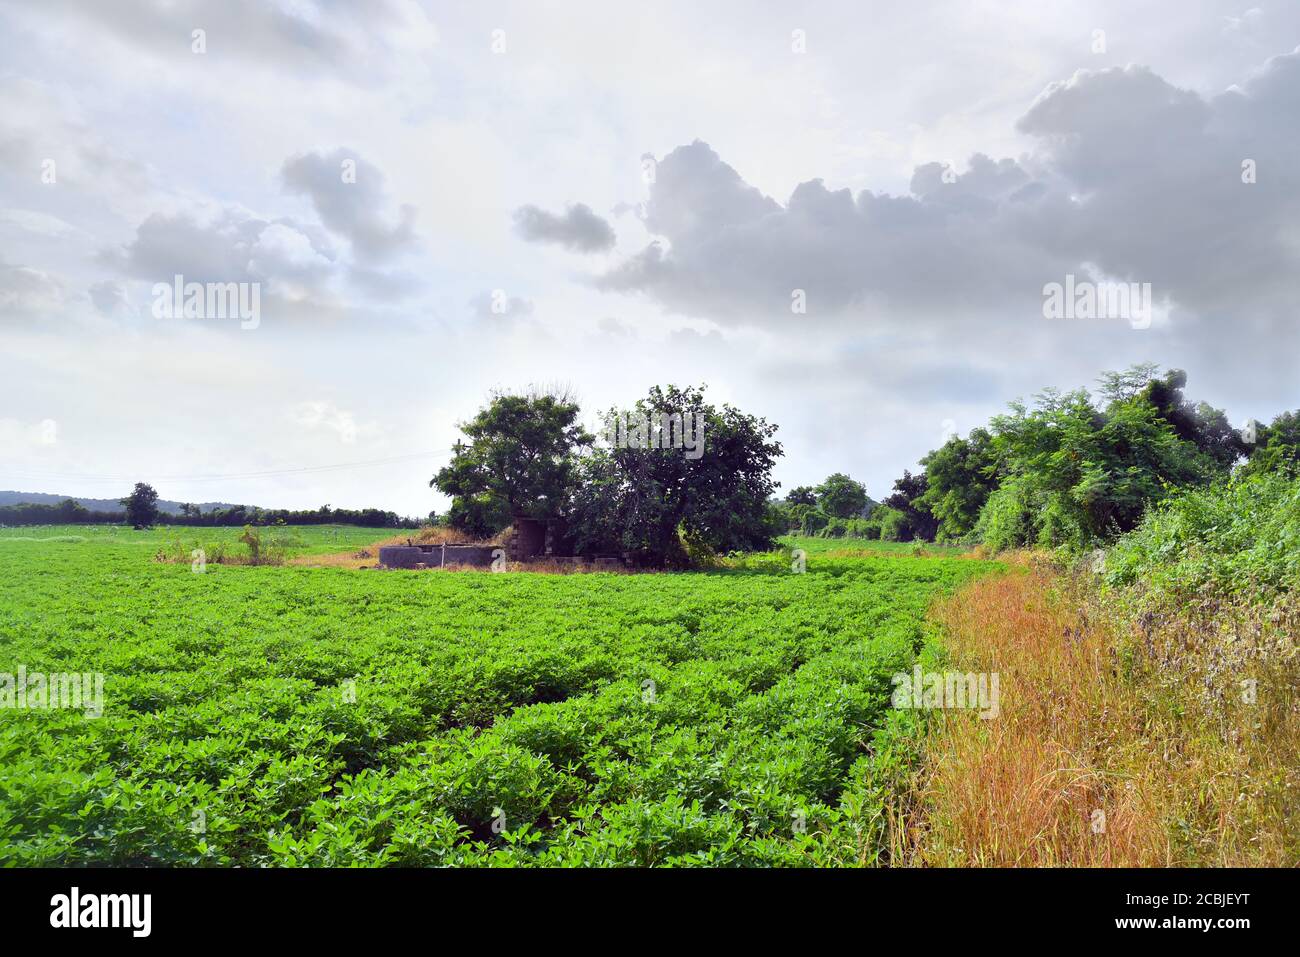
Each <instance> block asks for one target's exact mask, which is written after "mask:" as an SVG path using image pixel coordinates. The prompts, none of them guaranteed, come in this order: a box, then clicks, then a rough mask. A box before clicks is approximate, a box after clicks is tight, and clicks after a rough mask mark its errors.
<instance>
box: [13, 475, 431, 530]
mask: <svg viewBox="0 0 1300 957" xmlns="http://www.w3.org/2000/svg"><path fill="white" fill-rule="evenodd" d="M121 503H122V511H120V512H102V511H92V510H91V509H88V508H86V507H85V506H84V505H82V504H81V503H80V502H78V501H76V500H75V499H71V498H67V499H64V500H63V501H62V502H59V503H58V504H57V505H29V504H21V505H6V506H3V507H0V525H121V524H127V525H134V526H135V527H137V528H150V527H152V526H154V525H199V526H205V527H218V526H234V527H240V526H244V525H360V526H363V527H366V528H417V527H418V526H419V524H420V523H419V521H418V520H416V519H413V518H403V517H402V516H400V515H398V514H397V513H396V512H386V511H384V510H383V509H379V508H363V509H346V508H339V509H332V508H330V507H329V506H328V505H322V506H321V507H320V508H318V509H315V510H314V511H295V510H293V509H285V508H257V507H256V506H248V505H233V506H231V507H230V508H219V509H213V510H211V511H207V512H203V511H200V509H199V507H198V506H197V505H192V504H188V503H187V504H184V505H182V506H181V511H180V514H179V515H177V514H172V513H170V512H163V511H160V510H159V508H158V493H157V492H156V491H154V489H153V487H152V486H150V485H148V484H146V483H144V482H137V483H136V485H135V488H134V489H133V490H132V492H131V494H130V495H128V496H127V497H126V498H124V499H121Z"/></svg>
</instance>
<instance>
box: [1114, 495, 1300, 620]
mask: <svg viewBox="0 0 1300 957" xmlns="http://www.w3.org/2000/svg"><path fill="white" fill-rule="evenodd" d="M1106 578H1107V581H1108V583H1109V584H1112V585H1121V584H1122V585H1127V584H1132V583H1135V582H1139V581H1141V582H1145V583H1146V584H1147V585H1148V586H1149V587H1151V588H1152V589H1154V590H1157V591H1161V592H1168V593H1170V594H1190V593H1191V592H1193V591H1195V590H1196V589H1198V588H1201V587H1205V586H1208V587H1209V588H1211V589H1213V590H1217V591H1222V592H1228V593H1237V594H1247V593H1262V594H1265V595H1267V594H1269V593H1274V594H1275V593H1278V592H1283V591H1290V590H1292V589H1294V588H1295V587H1296V584H1297V582H1298V581H1300V479H1297V478H1291V477H1289V476H1287V475H1285V474H1279V473H1274V474H1266V475H1258V476H1248V477H1245V478H1238V479H1236V480H1234V481H1230V482H1226V483H1223V484H1220V485H1217V486H1214V487H1211V488H1208V489H1194V490H1188V491H1184V492H1182V493H1181V494H1179V495H1176V496H1174V497H1173V498H1171V499H1169V500H1168V501H1167V502H1165V503H1164V504H1163V505H1162V506H1160V507H1158V508H1155V509H1153V510H1151V511H1150V512H1148V513H1147V515H1146V517H1145V518H1144V519H1143V521H1142V523H1141V524H1140V525H1139V526H1138V527H1137V528H1136V529H1135V530H1134V531H1132V532H1131V533H1129V534H1128V535H1126V536H1124V537H1123V538H1121V539H1120V540H1119V542H1118V543H1117V544H1116V545H1115V547H1114V548H1113V549H1112V550H1111V552H1110V554H1109V555H1108V556H1107V559H1106Z"/></svg>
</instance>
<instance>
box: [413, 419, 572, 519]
mask: <svg viewBox="0 0 1300 957" xmlns="http://www.w3.org/2000/svg"><path fill="white" fill-rule="evenodd" d="M578 415H579V407H578V404H577V402H575V401H573V400H572V399H571V398H570V397H569V396H568V395H567V394H563V393H562V394H541V393H533V394H530V395H510V394H506V393H496V394H494V395H493V396H492V398H491V400H490V401H489V403H488V404H487V406H486V407H485V408H483V409H481V410H480V411H479V413H478V414H477V415H475V416H474V418H473V419H471V420H470V421H469V422H466V423H463V424H462V425H461V427H460V429H461V431H462V432H463V433H464V434H465V436H466V438H468V439H469V443H468V444H465V443H457V445H456V449H455V452H454V454H453V456H452V459H451V462H450V463H449V464H447V465H446V466H444V467H443V468H442V469H440V470H439V471H438V474H437V475H435V476H434V477H433V479H432V480H431V481H430V482H429V484H430V485H431V486H434V487H436V488H437V489H438V490H439V491H441V492H443V493H444V494H446V495H450V496H451V497H452V504H451V508H450V510H449V512H448V523H449V524H450V525H451V526H452V527H454V528H457V529H459V530H461V531H464V532H468V533H471V534H475V535H485V534H489V533H491V532H495V531H498V530H499V529H501V528H502V527H503V526H504V525H506V524H507V523H509V521H510V520H511V518H513V517H514V516H526V517H529V518H542V519H545V518H555V517H558V516H560V515H562V514H563V513H564V512H565V510H566V508H567V501H568V496H569V494H570V492H571V490H572V487H573V482H574V476H575V468H576V465H577V456H578V452H579V450H581V449H582V448H583V447H585V446H587V445H590V443H591V441H592V436H591V434H590V433H588V432H587V431H586V429H584V428H583V427H582V425H581V424H580V423H579V422H578Z"/></svg>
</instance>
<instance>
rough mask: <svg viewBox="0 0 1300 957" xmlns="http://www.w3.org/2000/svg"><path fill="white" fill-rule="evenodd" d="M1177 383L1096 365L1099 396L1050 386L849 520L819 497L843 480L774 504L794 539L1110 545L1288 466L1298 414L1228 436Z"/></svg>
mask: <svg viewBox="0 0 1300 957" xmlns="http://www.w3.org/2000/svg"><path fill="white" fill-rule="evenodd" d="M1186 385H1187V376H1186V374H1185V373H1183V372H1182V371H1180V370H1177V369H1174V370H1169V371H1167V372H1165V373H1164V374H1163V375H1158V374H1157V371H1156V367H1155V366H1154V365H1150V364H1147V365H1139V366H1134V367H1133V368H1131V369H1128V370H1127V371H1125V372H1107V373H1103V374H1102V375H1101V376H1100V378H1099V387H1098V388H1097V390H1096V392H1097V395H1096V396H1094V395H1093V394H1091V393H1090V392H1089V391H1088V390H1086V389H1077V390H1075V391H1072V392H1061V391H1059V390H1057V389H1047V390H1045V391H1044V392H1042V393H1041V394H1039V395H1038V396H1036V397H1035V400H1034V403H1033V405H1032V406H1030V405H1027V404H1025V403H1023V402H1020V401H1016V402H1012V403H1011V404H1010V411H1008V412H1007V413H1005V414H1002V415H998V416H994V417H993V419H992V420H991V421H990V422H989V423H988V426H987V427H985V428H976V429H972V430H971V432H970V433H969V435H967V436H964V437H963V436H954V437H953V438H951V439H949V440H948V441H947V442H946V443H945V444H944V445H943V446H941V447H940V448H938V449H936V450H934V451H932V452H930V453H929V454H928V455H927V456H925V457H924V458H923V459H922V460H921V464H922V466H924V471H922V472H920V473H917V474H912V473H911V472H909V471H904V473H903V476H902V478H900V479H898V481H896V482H895V483H894V489H893V492H892V494H890V495H889V496H887V497H886V498H885V499H884V500H883V501H882V502H881V503H880V505H879V506H878V507H874V508H868V509H865V510H864V511H863V512H862V513H861V514H860V515H854V516H848V515H845V514H841V513H840V512H839V510H838V509H837V508H836V507H835V504H834V502H833V500H832V499H831V498H830V497H829V496H828V494H827V490H828V488H843V486H844V484H845V483H852V484H853V485H857V483H853V482H852V480H851V479H848V477H847V476H842V475H835V476H831V477H830V478H828V479H827V480H826V483H825V484H823V486H821V487H819V488H807V487H801V488H797V489H794V490H793V491H792V492H791V493H790V494H789V495H788V496H787V497H786V499H785V500H784V501H782V502H778V503H775V508H776V510H777V513H778V515H779V517H780V520H781V522H782V524H783V526H784V527H787V528H791V529H797V530H799V531H801V532H802V533H803V534H816V535H821V536H827V537H843V536H860V537H863V538H868V539H881V540H884V541H912V540H918V539H919V540H923V541H934V540H937V541H940V542H963V543H969V544H974V543H980V544H983V545H986V546H988V547H989V548H991V549H993V550H994V551H999V550H1002V549H1006V548H1017V547H1040V548H1065V549H1068V550H1071V551H1075V552H1078V551H1082V550H1084V549H1088V548H1093V547H1096V546H1099V545H1106V544H1108V543H1110V542H1113V541H1115V540H1116V539H1118V538H1119V537H1120V536H1121V535H1123V534H1125V533H1127V532H1130V531H1132V530H1133V529H1135V528H1137V527H1138V525H1139V523H1140V522H1142V521H1143V517H1144V516H1145V515H1146V514H1147V513H1148V511H1149V510H1150V509H1152V508H1153V507H1156V506H1159V505H1160V504H1161V503H1164V502H1166V501H1168V500H1169V499H1171V498H1172V497H1176V496H1178V495H1180V494H1182V493H1184V492H1189V493H1194V492H1197V491H1209V490H1210V489H1213V488H1218V487H1220V486H1225V483H1229V482H1231V481H1234V480H1240V479H1243V478H1246V477H1248V476H1259V475H1270V474H1282V475H1287V474H1294V473H1295V472H1296V471H1297V463H1300V413H1293V412H1284V413H1282V414H1280V415H1278V416H1277V417H1276V418H1275V419H1274V420H1273V422H1272V423H1271V424H1269V425H1267V426H1265V425H1261V424H1259V423H1256V422H1247V423H1245V424H1244V426H1243V428H1242V429H1241V430H1240V431H1238V430H1234V429H1233V428H1232V426H1231V425H1230V424H1229V422H1228V419H1227V416H1226V415H1225V414H1224V413H1223V411H1222V410H1220V409H1215V408H1213V407H1212V406H1210V405H1208V404H1206V403H1205V402H1193V401H1192V400H1190V399H1189V398H1187V396H1186V395H1185V394H1184V390H1185V388H1186ZM858 487H859V488H861V486H858ZM862 494H863V495H865V490H863V493H862ZM1209 494H1210V497H1211V498H1213V497H1214V496H1215V495H1218V494H1220V493H1218V492H1210V493H1209ZM1233 494H1237V493H1233ZM1207 500H1208V499H1204V498H1203V497H1197V496H1196V495H1191V497H1190V498H1189V502H1193V503H1195V502H1202V501H1207ZM1189 507H1192V506H1190V505H1189Z"/></svg>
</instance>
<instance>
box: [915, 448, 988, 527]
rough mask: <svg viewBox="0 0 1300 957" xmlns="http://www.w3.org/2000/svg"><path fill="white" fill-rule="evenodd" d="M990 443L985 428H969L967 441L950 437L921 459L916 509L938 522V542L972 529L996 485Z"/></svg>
mask: <svg viewBox="0 0 1300 957" xmlns="http://www.w3.org/2000/svg"><path fill="white" fill-rule="evenodd" d="M992 443H993V437H992V436H991V435H989V433H988V431H987V430H986V429H972V430H971V433H970V436H969V438H965V439H963V438H961V437H960V436H953V437H952V438H951V439H949V440H948V441H947V442H945V443H944V444H943V445H942V446H940V447H939V448H938V449H936V450H935V451H933V452H931V453H930V454H929V455H927V456H926V457H925V458H923V459H921V464H922V465H924V466H925V477H926V488H925V492H924V493H922V494H921V495H920V496H919V498H918V500H917V506H918V507H920V508H923V509H925V510H926V511H927V512H929V513H930V514H931V515H932V516H934V518H935V520H936V521H937V522H938V525H937V529H936V533H935V537H936V538H938V539H939V540H941V541H956V540H958V539H961V538H965V537H966V536H968V535H970V534H971V532H973V531H974V530H975V523H976V522H977V521H979V516H980V510H981V509H983V508H984V503H985V502H987V501H988V498H989V494H990V493H991V492H992V491H993V489H994V488H995V487H996V485H997V482H996V480H995V479H994V477H993V470H994V460H993V451H992Z"/></svg>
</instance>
